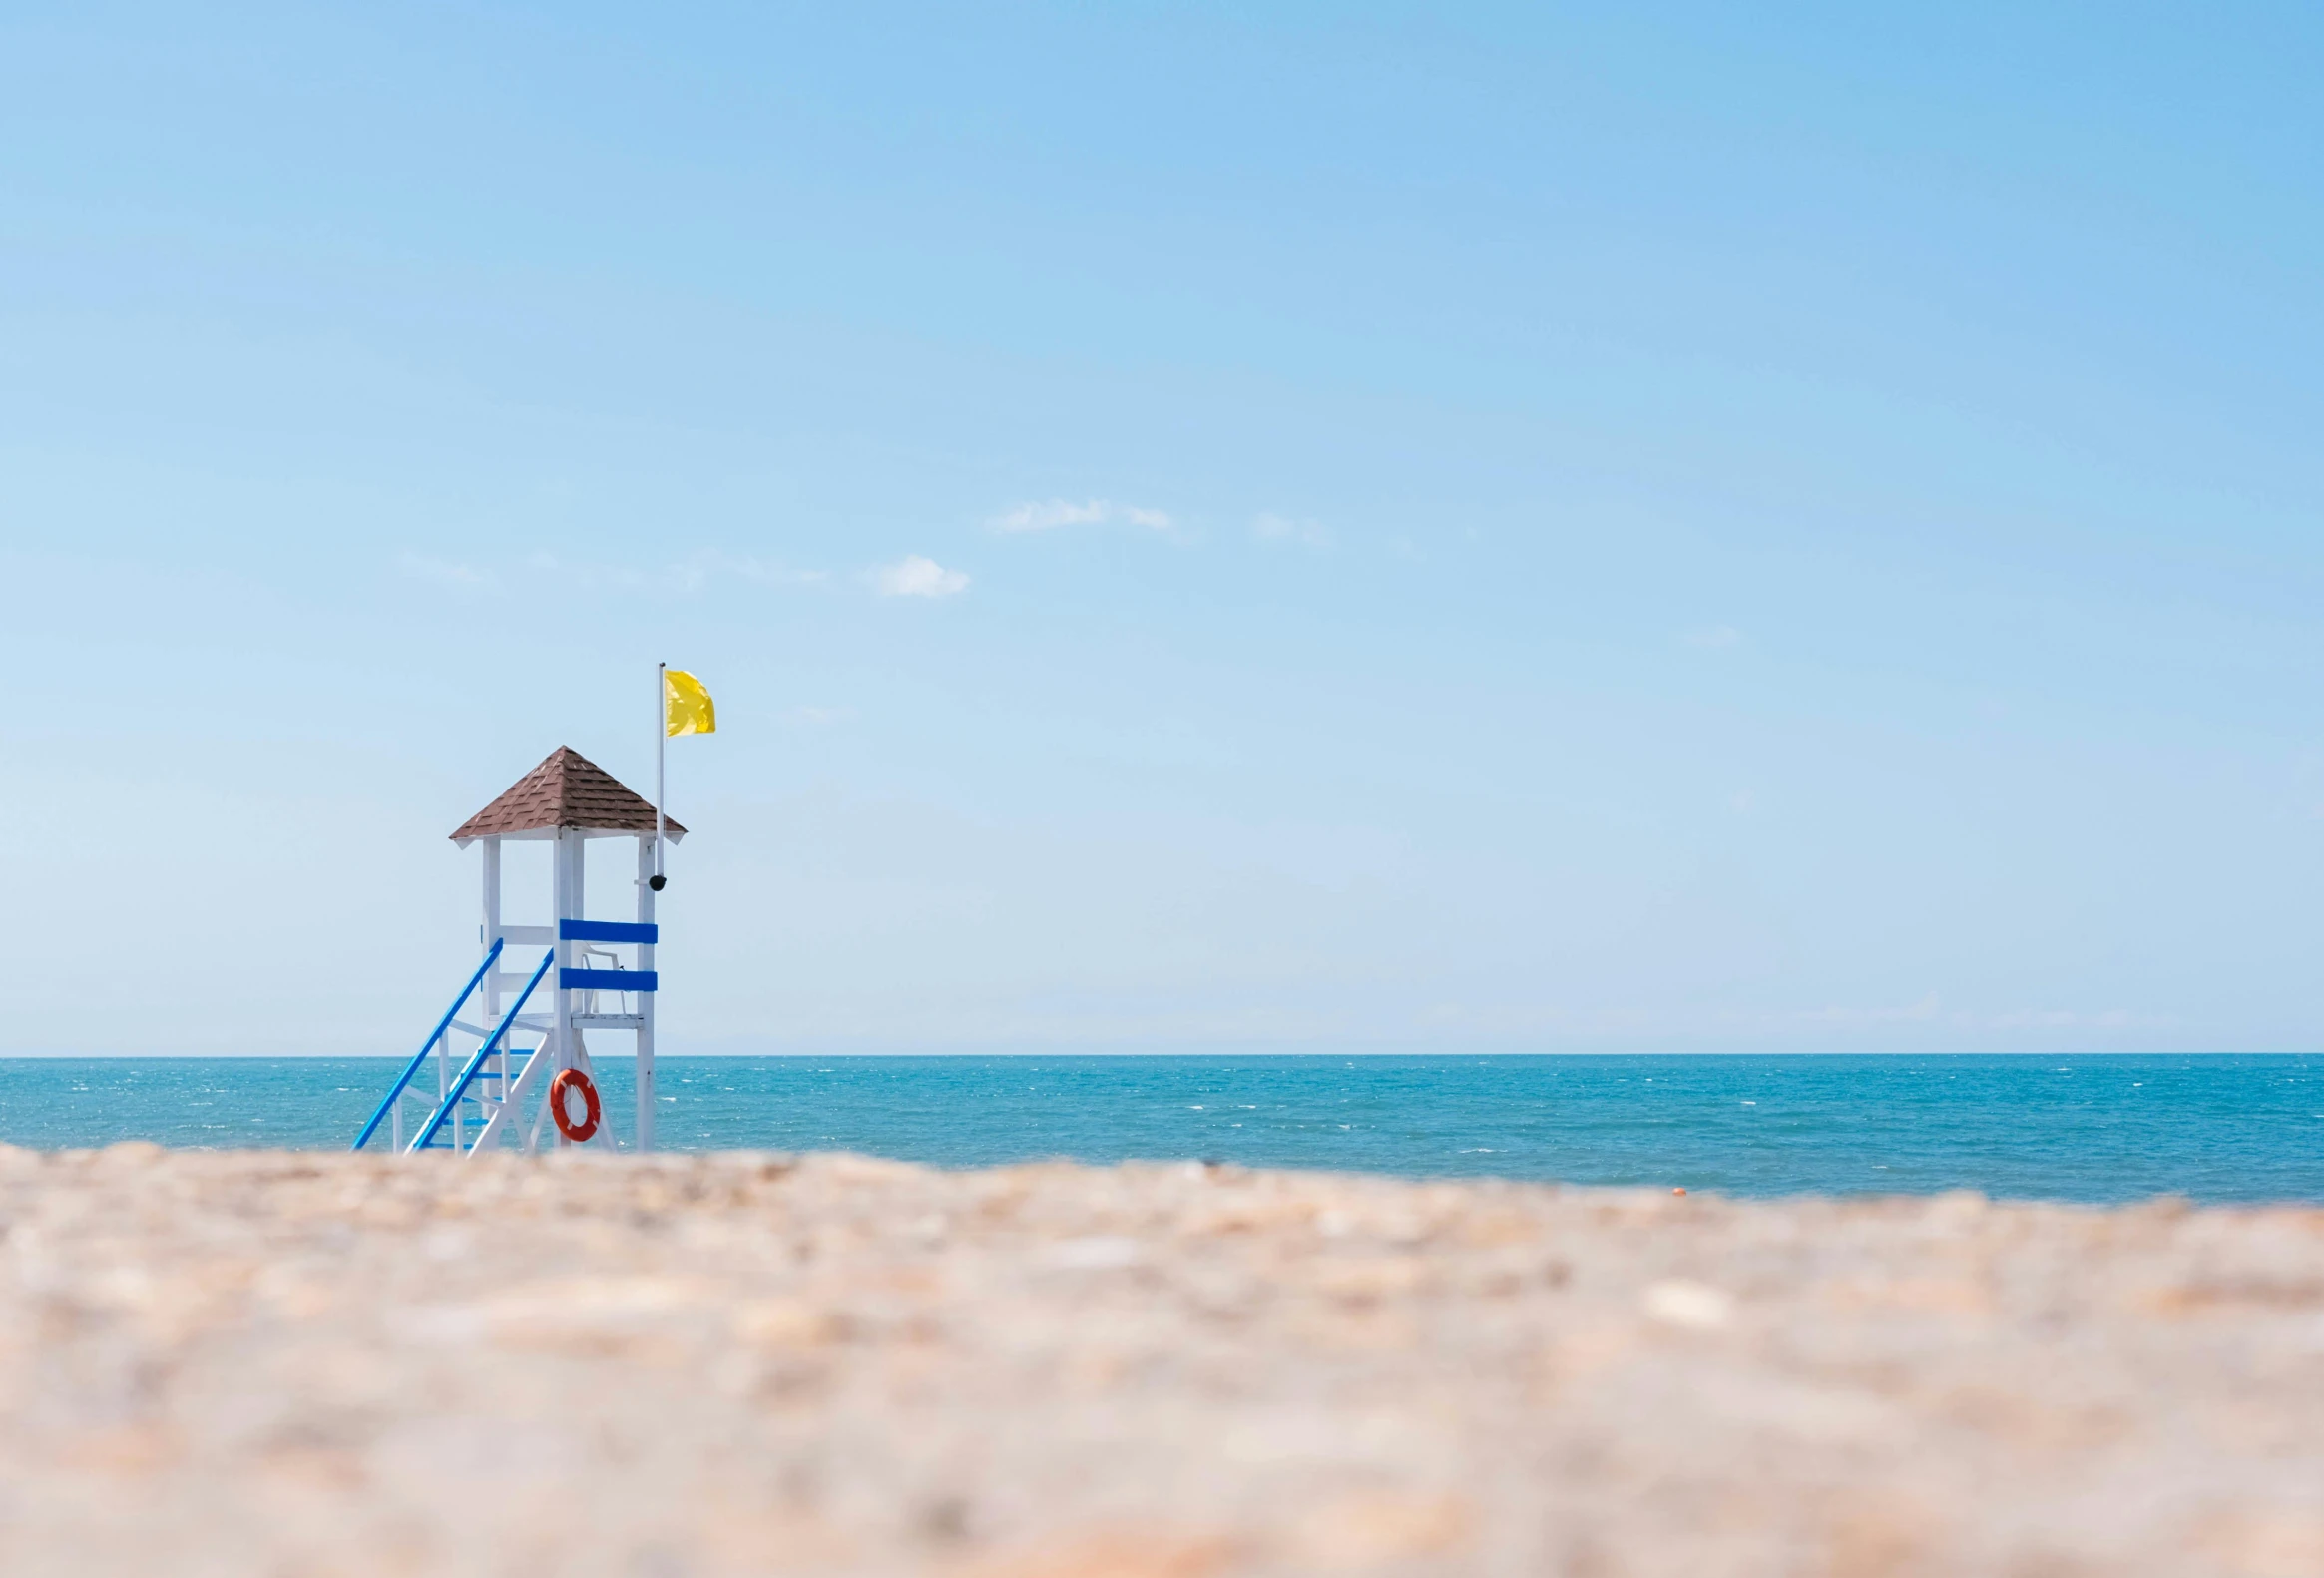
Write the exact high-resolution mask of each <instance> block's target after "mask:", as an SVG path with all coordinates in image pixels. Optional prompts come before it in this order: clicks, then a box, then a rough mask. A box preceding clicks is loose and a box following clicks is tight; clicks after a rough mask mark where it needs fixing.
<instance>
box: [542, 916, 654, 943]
mask: <svg viewBox="0 0 2324 1578" xmlns="http://www.w3.org/2000/svg"><path fill="white" fill-rule="evenodd" d="M557 935H558V936H559V937H560V938H561V939H563V940H564V941H567V942H660V941H661V940H662V928H661V927H660V926H657V925H656V924H654V922H652V921H651V920H560V921H559V922H557Z"/></svg>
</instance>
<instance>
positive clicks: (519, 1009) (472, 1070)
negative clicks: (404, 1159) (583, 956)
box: [405, 943, 557, 1151]
mask: <svg viewBox="0 0 2324 1578" xmlns="http://www.w3.org/2000/svg"><path fill="white" fill-rule="evenodd" d="M494 951H495V952H498V951H499V944H498V943H495V944H494ZM556 962H557V950H556V949H555V948H551V949H550V950H549V951H548V952H546V953H544V954H542V955H541V962H540V963H539V964H538V965H536V966H534V969H533V975H532V979H530V980H528V981H526V982H525V989H524V990H523V991H521V992H519V993H517V1000H516V1001H515V1002H513V1003H511V1004H510V1005H509V1010H508V1012H507V1013H506V1014H504V1015H503V1016H502V1017H501V1021H500V1023H499V1024H498V1025H495V1026H494V1027H493V1031H492V1034H490V1035H488V1036H486V1037H485V1038H484V1044H483V1045H482V1046H480V1047H478V1048H477V1049H476V1051H475V1054H474V1055H473V1056H471V1057H470V1058H469V1059H468V1061H467V1063H466V1064H465V1065H464V1066H463V1067H462V1068H461V1070H460V1077H459V1078H458V1079H456V1080H454V1081H452V1088H451V1089H449V1090H447V1091H446V1092H444V1099H443V1101H442V1102H441V1103H440V1104H439V1105H438V1106H437V1108H436V1110H435V1112H434V1113H432V1114H431V1115H430V1116H429V1118H428V1121H427V1123H426V1124H425V1125H423V1126H422V1127H421V1129H420V1132H419V1137H418V1138H417V1139H415V1140H413V1141H412V1142H411V1144H410V1145H409V1146H407V1147H405V1149H406V1150H411V1151H420V1150H425V1149H426V1148H427V1147H428V1146H429V1144H431V1143H432V1142H433V1141H434V1140H435V1138H436V1131H438V1130H439V1129H441V1128H443V1127H444V1124H445V1122H446V1120H448V1119H449V1118H450V1117H451V1116H452V1113H453V1110H454V1109H456V1108H457V1107H458V1106H459V1105H460V1102H461V1100H462V1099H463V1098H464V1097H466V1096H467V1094H468V1087H469V1085H470V1084H471V1083H472V1082H473V1081H474V1080H475V1078H476V1075H477V1072H478V1071H479V1070H480V1069H482V1068H483V1067H484V1064H485V1061H486V1060H487V1059H488V1058H490V1057H491V1056H492V1054H493V1053H494V1051H496V1050H498V1049H499V1048H500V1046H501V1044H502V1043H503V1042H505V1041H506V1040H507V1039H508V1033H509V1031H511V1030H512V1029H514V1028H516V1022H517V1015H518V1014H521V1013H523V1012H524V1010H525V1003H526V1002H527V1001H528V1000H529V999H530V998H531V997H532V995H533V988H534V987H536V986H539V985H540V984H541V977H543V976H544V975H547V974H548V973H549V966H550V965H552V964H555V963H556ZM479 978H481V975H480V977H479ZM534 1055H535V1056H538V1055H539V1052H538V1051H537V1050H536V1052H535V1053H534ZM406 1077H408V1075H407V1076H406Z"/></svg>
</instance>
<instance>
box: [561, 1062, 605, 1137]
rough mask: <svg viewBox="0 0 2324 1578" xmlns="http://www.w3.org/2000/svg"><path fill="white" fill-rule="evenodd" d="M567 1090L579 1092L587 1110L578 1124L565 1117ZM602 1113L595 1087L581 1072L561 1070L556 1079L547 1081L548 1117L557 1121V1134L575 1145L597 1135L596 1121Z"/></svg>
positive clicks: (573, 1069) (574, 1069) (575, 1069)
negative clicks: (586, 1113)
mask: <svg viewBox="0 0 2324 1578" xmlns="http://www.w3.org/2000/svg"><path fill="white" fill-rule="evenodd" d="M569 1090H579V1091H580V1092H581V1099H582V1102H583V1103H584V1104H585V1105H586V1106H587V1107H588V1109H589V1115H588V1116H587V1117H586V1118H584V1119H583V1120H582V1121H581V1122H579V1123H575V1122H574V1121H573V1120H572V1119H571V1118H569V1117H567V1116H566V1115H565V1093H566V1092H567V1091H569ZM602 1111H603V1109H602V1108H600V1107H599V1106H598V1104H597V1087H596V1086H595V1085H593V1084H591V1083H590V1081H589V1076H588V1075H587V1074H584V1073H582V1072H581V1070H579V1069H577V1068H569V1069H561V1070H559V1071H558V1074H557V1077H556V1078H555V1079H553V1080H551V1081H549V1116H550V1117H552V1118H554V1119H556V1120H557V1132H558V1133H559V1134H561V1135H563V1136H565V1138H566V1139H568V1140H571V1141H572V1142H573V1143H574V1144H575V1145H579V1144H581V1142H582V1141H584V1140H586V1139H588V1138H589V1137H590V1136H591V1135H593V1134H595V1133H597V1120H598V1117H599V1115H600V1113H601V1112H602Z"/></svg>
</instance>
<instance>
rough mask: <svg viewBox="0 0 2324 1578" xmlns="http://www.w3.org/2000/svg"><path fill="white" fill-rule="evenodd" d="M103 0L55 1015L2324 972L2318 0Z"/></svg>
mask: <svg viewBox="0 0 2324 1578" xmlns="http://www.w3.org/2000/svg"><path fill="white" fill-rule="evenodd" d="M46 9H47V10H48V12H49V14H47V15H42V14H39V13H38V12H35V11H33V10H32V9H30V8H21V7H19V8H13V9H11V10H10V11H8V12H6V13H5V14H0V578H4V587H0V591H4V596H5V599H6V602H5V612H4V615H0V700H4V702H5V707H4V710H0V816H4V817H5V819H6V822H7V824H8V826H9V827H11V828H12V829H14V831H13V834H12V835H11V837H10V838H9V839H8V841H7V843H6V845H5V852H4V853H0V887H4V891H5V895H6V902H5V906H4V915H0V954H4V956H5V958H6V959H7V961H8V963H7V969H8V974H9V979H10V980H11V982H12V983H14V984H13V985H12V989H11V992H10V997H11V999H12V1007H11V1012H10V1014H9V1016H8V1017H7V1018H6V1019H5V1021H4V1028H0V1051H76V1050H118V1051H128V1050H152V1051H228V1050H247V1051H265V1052H272V1051H285V1050H316V1051H333V1052H352V1051H378V1052H392V1051H401V1050H405V1049H406V1047H407V1043H410V1042H412V1041H413V1040H414V1038H415V1037H416V1036H417V1035H418V1034H420V1033H421V1032H423V1031H424V1029H425V1026H426V1023H427V1022H428V1020H429V1019H430V1018H432V1015H433V1013H434V1012H435V1011H436V1010H437V1008H438V1006H439V1003H440V999H442V998H443V997H445V996H446V995H448V993H449V990H450V988H451V987H452V986H454V985H456V984H457V981H458V979H459V974H460V972H461V970H462V968H463V961H464V960H466V959H468V958H470V957H471V956H472V950H473V936H474V931H473V925H474V902H475V899H474V891H473V882H474V878H473V875H472V869H473V867H472V862H473V860H474V858H475V856H474V855H473V854H470V855H467V856H463V855H460V854H459V853H457V852H455V851H454V850H453V849H452V847H451V846H450V844H449V843H447V842H446V841H445V838H444V834H445V833H446V832H448V831H449V830H450V829H451V827H452V826H453V825H454V824H456V823H457V822H458V821H459V820H460V819H461V818H462V817H464V816H465V815H467V814H468V813H469V812H470V811H472V810H474V809H476V808H477V807H478V806H479V805H481V804H482V803H483V802H484V801H485V800H487V799H488V798H490V797H491V796H492V795H493V794H494V793H496V792H498V791H499V790H500V789H502V788H503V787H505V786H506V785H507V784H508V783H509V782H510V781H512V780H513V779H515V778H516V777H517V776H518V775H519V774H521V773H523V772H524V771H525V770H526V769H527V768H529V767H531V766H532V765H533V764H534V763H535V762H536V761H538V760H539V759H540V758H541V757H542V756H544V755H545V754H547V753H548V752H549V751H550V750H551V749H552V748H554V747H556V746H558V745H560V744H570V745H572V746H573V747H575V748H576V749H578V750H580V751H582V752H583V753H584V754H586V755H588V756H590V757H592V758H594V759H596V760H597V761H598V762H600V763H602V764H603V765H604V766H605V767H607V768H608V769H610V770H611V771H613V772H614V773H616V774H617V775H619V776H621V777H623V778H625V779H626V780H628V781H629V782H631V783H632V784H634V785H638V786H640V787H641V788H650V786H651V781H652V734H651V723H652V719H651V714H650V712H649V709H650V708H651V705H652V691H651V685H652V666H653V664H654V662H655V660H656V659H658V658H667V659H668V660H670V661H671V662H673V663H675V664H679V665H681V666H684V667H687V668H691V669H693V670H695V671H696V672H697V673H699V674H700V675H701V676H702V677H703V678H704V680H706V681H707V682H708V683H709V685H710V687H711V689H712V691H713V692H714V693H715V695H716V697H717V700H718V704H719V708H720V713H721V722H722V726H723V728H722V732H721V733H720V734H719V735H718V736H717V737H715V738H714V739H709V740H685V741H680V742H677V743H676V744H675V745H674V747H673V752H672V755H673V758H674V762H673V767H674V781H673V785H672V808H673V810H674V812H675V813H676V814H678V815H679V816H681V817H682V818H684V819H686V820H687V821H689V822H690V823H692V824H693V825H694V826H695V827H696V828H697V836H696V837H695V838H693V839H691V840H690V841H689V842H688V843H687V844H686V846H685V848H684V849H683V850H682V851H680V852H679V854H678V855H677V857H676V860H675V863H674V868H673V869H674V878H673V886H672V890H671V893H670V894H669V900H668V903H667V905H666V915H667V920H668V933H667V934H668V936H669V938H670V941H669V944H668V946H666V948H665V950H664V952H665V955H666V957H665V961H664V965H665V970H666V976H665V979H666V980H667V981H668V982H669V984H670V987H671V990H670V992H669V994H668V996H667V998H666V1001H665V1004H664V1013H665V1016H666V1017H665V1024H666V1026H667V1031H668V1034H667V1043H668V1045H669V1046H670V1047H671V1048H672V1049H674V1050H682V1051H683V1050H711V1049H732V1050H747V1049H767V1050H774V1049H805V1048H811V1049H827V1050H847V1049H874V1048H925V1049H941V1048H961V1049H977V1048H990V1047H1008V1046H1023V1047H1031V1048H1051V1047H1093V1048H1134V1047H1153V1048H1178V1047H1186V1048H1199V1047H1221V1048H1245V1047H1284V1048H1315V1047H1332V1048H1337V1047H1359V1046H1361V1047H1372V1046H1376V1047H1400V1048H1427V1047H1441V1048H1448V1049H1465V1048H1472V1047H1474V1048H1509V1049H1537V1050H1555V1049H1564V1048H1573V1049H1613V1048H1641V1049H1686V1048H1703V1049H1721V1048H1733V1049H1801V1050H1822V1049H1834V1050H1837V1049H1850V1050H1884V1049H1934V1048H1961V1049H1969V1050H2004V1049H2026V1050H2051V1049H2069V1048H2071V1049H2075V1050H2100V1049H2108V1048H2172V1049H2209V1048H2217V1049H2266V1048H2292V1047H2312V1046H2314V1045H2316V1044H2317V1043H2318V1041H2319V1040H2320V1039H2324V990H2320V985H2324V983H2320V981H2319V971H2318V967H2317V961H2318V960H2319V958H2320V957H2324V923H2320V921H2319V918H2318V917H2319V907H2320V905H2324V858H2320V855H2324V733H2320V730H2319V724H2320V722H2324V720H2320V718H2319V706H2318V701H2319V696H2320V694H2324V693H2320V690H2319V687H2320V684H2324V623H2320V621H2324V530H2320V529H2319V528H2320V525H2324V444H2320V443H2319V434H2320V433H2324V291H2320V287H2319V280H2320V279H2324V207H2320V204H2319V199H2320V197H2324V110H2320V109H2319V105H2320V104H2324V97H2320V96H2319V95H2318V94H2317V93H2316V91H2315V84H2316V83H2317V82H2318V81H2319V80H2324V14H2320V13H2319V12H2318V11H2317V10H2316V9H2315V8H2313V7H2295V6H2283V7H2249V6H2243V7H2238V6H2222V7H2203V8H2193V7H2170V8H2165V7H2152V6H2124V5H2106V6H2097V5H2092V6H2077V7H2068V6H2054V7H2042V8H2028V7H2022V6H1999V5H1995V6H1985V5H1959V6H1945V7H1926V8H1923V10H1924V11H1925V13H1926V14H1925V15H1924V16H1923V17H1922V18H1921V19H1920V20H1917V21H1916V20H1911V19H1902V20H1900V19H1899V18H1898V17H1897V15H1896V14H1895V13H1896V12H1897V11H1898V10H1899V9H1900V8H1895V7H1883V8H1872V9H1871V10H1867V8H1864V7H1860V6H1853V7H1842V6H1832V7H1827V8H1806V7H1791V8H1750V9H1751V11H1752V12H1753V13H1754V14H1751V15H1744V14H1742V12H1740V11H1738V10H1737V8H1733V7H1724V6H1701V7H1684V6H1652V7H1647V6H1622V7H1606V8H1603V9H1601V10H1596V11H1586V10H1567V9H1563V8H1549V7H1536V6H1526V7H1512V8H1508V9H1500V8H1491V7H1478V6H1471V7H1458V8H1442V7H1418V6H1414V7H1374V8H1354V7H1342V6H1335V7H1298V6H1277V7H1271V8H1269V7H1247V6H1237V7H1232V8H1214V7H1189V6H1172V7H1167V8H1164V7H1159V6H1156V7H1148V6H1139V7H1129V6H1122V7H1113V8H1091V7H1071V8H1066V7H1058V8H1041V7H1023V6H1018V7H998V6H996V7H979V8H960V7H930V8H926V9H907V8H897V7H886V6H877V5H851V6H845V7H820V8H802V9H798V10H795V11H791V10H783V9H778V8H771V7H763V6H740V5H737V6H733V7H731V8H707V7H676V6H643V7H642V6H635V5H630V6H590V5H562V6H556V7H540V8H534V9H514V8H509V7H504V6H491V5H472V4H463V5H459V6H401V7H393V8H386V7H382V8H377V9H362V8H336V9H325V8H319V7H309V6H288V5H284V6H280V7H274V8H263V7H244V6H235V5H228V4H216V5H206V6H201V7H183V8H179V7H172V8H161V7H145V6H106V5H94V6H88V7H75V8H70V9H69V10H68V8H63V7H57V8H46ZM971 9H973V10H974V12H975V13H976V14H975V15H973V16H971V15H969V14H968V13H969V11H970V10H971ZM2030 11H2036V12H2039V14H2029V12H2030ZM1875 12H1877V13H1878V14H1877V15H1875V14H1874V13H1875ZM599 896H600V902H601V903H607V901H608V900H613V901H615V902H618V901H619V895H615V894H613V893H612V892H611V890H610V889H604V890H601V892H600V895H599ZM609 907H610V905H609ZM28 981H29V982H31V983H32V984H31V985H29V986H27V985H25V984H24V983H26V982H28Z"/></svg>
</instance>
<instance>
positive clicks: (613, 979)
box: [557, 970, 662, 992]
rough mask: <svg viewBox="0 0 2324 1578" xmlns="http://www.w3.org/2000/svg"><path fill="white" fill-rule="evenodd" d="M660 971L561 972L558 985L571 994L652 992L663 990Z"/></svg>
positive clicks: (558, 973)
mask: <svg viewBox="0 0 2324 1578" xmlns="http://www.w3.org/2000/svg"><path fill="white" fill-rule="evenodd" d="M661 980H662V972H661V971H659V970H559V971H558V972H557V984H558V985H559V986H560V987H562V988H563V989H564V990H566V991H569V992H652V991H659V990H661Z"/></svg>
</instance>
